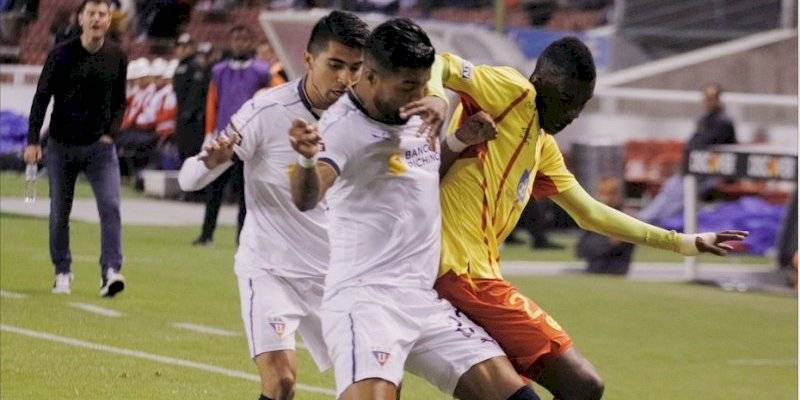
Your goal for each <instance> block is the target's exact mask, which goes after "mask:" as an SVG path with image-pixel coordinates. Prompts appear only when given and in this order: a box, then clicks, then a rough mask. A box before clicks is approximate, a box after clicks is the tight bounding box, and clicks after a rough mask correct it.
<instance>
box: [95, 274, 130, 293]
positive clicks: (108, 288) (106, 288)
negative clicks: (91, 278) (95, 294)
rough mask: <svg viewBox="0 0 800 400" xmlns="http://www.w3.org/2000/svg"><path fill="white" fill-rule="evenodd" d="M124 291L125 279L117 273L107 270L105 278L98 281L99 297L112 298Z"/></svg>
mask: <svg viewBox="0 0 800 400" xmlns="http://www.w3.org/2000/svg"><path fill="white" fill-rule="evenodd" d="M124 289H125V277H124V276H122V274H120V273H119V272H117V271H115V270H113V269H110V268H109V269H108V271H106V276H105V277H103V279H102V280H101V281H100V296H103V297H114V296H115V295H116V294H117V293H119V292H121V291H123V290H124Z"/></svg>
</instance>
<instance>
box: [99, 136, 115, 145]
mask: <svg viewBox="0 0 800 400" xmlns="http://www.w3.org/2000/svg"><path fill="white" fill-rule="evenodd" d="M100 142H101V143H105V144H112V143H114V139H112V138H111V136H109V135H103V136H100Z"/></svg>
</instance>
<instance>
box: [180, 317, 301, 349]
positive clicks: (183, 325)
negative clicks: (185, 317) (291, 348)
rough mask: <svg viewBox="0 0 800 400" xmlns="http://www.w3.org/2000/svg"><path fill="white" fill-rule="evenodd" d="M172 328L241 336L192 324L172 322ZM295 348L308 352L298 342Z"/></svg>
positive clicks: (211, 327) (236, 333) (224, 330)
mask: <svg viewBox="0 0 800 400" xmlns="http://www.w3.org/2000/svg"><path fill="white" fill-rule="evenodd" d="M172 326H174V327H176V328H179V329H186V330H188V331H193V332H198V333H207V334H209V335H218V336H228V337H233V336H241V334H240V333H238V332H233V331H229V330H226V329H221V328H214V327H213V326H205V325H198V324H193V323H190V322H173V323H172ZM295 347H297V348H298V349H300V350H308V346H306V345H305V343H303V342H301V341H299V340H298V341H297V342H295Z"/></svg>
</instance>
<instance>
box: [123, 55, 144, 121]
mask: <svg viewBox="0 0 800 400" xmlns="http://www.w3.org/2000/svg"><path fill="white" fill-rule="evenodd" d="M149 73H150V62H149V61H147V59H146V58H139V59H137V60H135V61H133V62H132V63H130V64H128V74H127V85H126V86H125V112H126V114H127V113H128V110H133V109H134V108H133V100H134V99H135V98H137V95H138V94H139V93H140V92H141V91H143V90H144V89H145V88H147V86H149V84H150V80H149V76H148V74H149ZM126 116H127V115H126ZM123 119H124V117H123ZM131 122H132V121H131Z"/></svg>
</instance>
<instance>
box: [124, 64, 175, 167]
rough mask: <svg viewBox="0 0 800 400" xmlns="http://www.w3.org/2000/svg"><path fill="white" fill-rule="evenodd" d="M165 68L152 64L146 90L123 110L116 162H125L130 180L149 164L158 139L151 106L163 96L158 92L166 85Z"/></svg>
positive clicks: (162, 65)
mask: <svg viewBox="0 0 800 400" xmlns="http://www.w3.org/2000/svg"><path fill="white" fill-rule="evenodd" d="M137 61H138V60H137ZM167 67H168V63H167V61H166V60H164V59H162V58H157V59H155V60H153V62H152V63H151V64H150V68H149V74H148V75H149V77H148V81H149V82H148V81H146V82H145V83H146V84H147V86H146V87H145V88H144V89H143V90H142V91H141V92H140V93H137V95H136V96H134V98H133V100H132V101H131V107H130V108H129V109H128V110H125V116H124V118H123V121H122V127H123V130H122V131H121V132H120V134H119V137H118V138H117V146H118V148H119V153H120V158H124V159H126V160H127V161H129V162H127V163H126V166H127V167H128V169H129V170H128V171H127V172H128V174H129V175H131V176H134V175H136V173H137V172H139V171H140V170H141V169H143V168H144V167H146V166H147V165H148V164H150V163H151V162H152V160H153V156H154V155H155V150H156V147H157V145H158V144H159V136H158V135H157V134H156V130H155V128H156V114H157V112H158V108H157V107H154V105H155V104H156V102H157V100H155V99H156V96H157V95H159V94H160V95H162V96H163V91H162V89H163V88H164V87H165V86H166V85H167V84H168V83H169V82H168V81H167V80H165V79H163V77H162V76H163V75H164V74H165V73H166V72H167ZM170 90H171V89H170ZM131 169H132V170H131Z"/></svg>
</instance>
